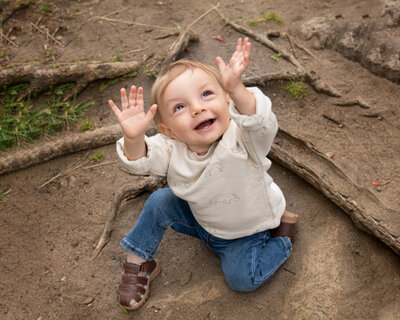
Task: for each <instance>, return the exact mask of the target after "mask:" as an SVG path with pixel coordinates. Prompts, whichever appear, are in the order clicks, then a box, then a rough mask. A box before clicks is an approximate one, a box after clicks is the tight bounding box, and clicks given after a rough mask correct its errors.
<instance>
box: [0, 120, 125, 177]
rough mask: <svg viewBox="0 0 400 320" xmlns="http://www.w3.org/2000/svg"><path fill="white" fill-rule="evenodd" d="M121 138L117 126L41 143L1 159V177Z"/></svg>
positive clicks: (120, 132) (72, 134)
mask: <svg viewBox="0 0 400 320" xmlns="http://www.w3.org/2000/svg"><path fill="white" fill-rule="evenodd" d="M121 136H122V131H121V129H120V126H119V124H115V125H110V126H108V127H104V128H100V129H96V130H93V131H85V132H80V133H71V134H69V135H67V136H65V137H64V138H60V139H58V140H56V141H50V142H47V143H40V144H37V145H36V146H34V147H31V148H29V149H26V150H18V151H16V152H12V153H11V152H10V153H9V154H7V155H6V156H4V157H0V175H3V174H5V173H9V172H12V171H15V170H19V169H24V168H28V167H31V166H33V165H36V164H38V163H41V162H44V161H48V160H51V159H54V158H56V157H60V156H63V155H66V154H70V153H74V152H78V151H82V150H87V149H91V148H97V147H100V146H103V145H107V144H110V143H114V142H115V141H117V140H118V138H120V137H121Z"/></svg>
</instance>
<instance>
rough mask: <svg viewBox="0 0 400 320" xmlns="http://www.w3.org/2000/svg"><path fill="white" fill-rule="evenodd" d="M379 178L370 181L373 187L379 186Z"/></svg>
mask: <svg viewBox="0 0 400 320" xmlns="http://www.w3.org/2000/svg"><path fill="white" fill-rule="evenodd" d="M379 183H380V182H379V180H375V181H372V185H373V186H374V187H377V186H379Z"/></svg>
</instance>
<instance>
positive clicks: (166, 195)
mask: <svg viewBox="0 0 400 320" xmlns="http://www.w3.org/2000/svg"><path fill="white" fill-rule="evenodd" d="M173 197H175V196H174V194H173V193H172V191H171V190H170V189H169V188H162V189H158V190H156V191H154V192H153V193H152V194H151V195H150V197H149V198H148V199H147V201H146V205H147V206H149V205H154V206H160V205H165V204H166V203H167V202H169V201H171V199H172V198H173Z"/></svg>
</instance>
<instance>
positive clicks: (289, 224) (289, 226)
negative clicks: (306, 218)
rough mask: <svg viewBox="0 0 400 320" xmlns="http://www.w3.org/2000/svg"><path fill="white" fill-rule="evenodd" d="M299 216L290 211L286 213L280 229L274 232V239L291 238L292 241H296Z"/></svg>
mask: <svg viewBox="0 0 400 320" xmlns="http://www.w3.org/2000/svg"><path fill="white" fill-rule="evenodd" d="M298 218H299V215H298V214H296V213H293V212H290V211H285V212H284V213H283V216H282V218H281V224H280V225H279V227H277V228H275V229H273V230H272V232H271V233H272V237H273V238H276V237H289V239H290V241H292V242H293V241H294V237H293V234H294V226H295V224H296V222H297V219H298Z"/></svg>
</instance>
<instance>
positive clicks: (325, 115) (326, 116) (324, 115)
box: [322, 113, 343, 127]
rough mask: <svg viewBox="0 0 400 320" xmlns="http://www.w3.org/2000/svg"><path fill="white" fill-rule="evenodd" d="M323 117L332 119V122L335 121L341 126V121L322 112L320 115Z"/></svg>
mask: <svg viewBox="0 0 400 320" xmlns="http://www.w3.org/2000/svg"><path fill="white" fill-rule="evenodd" d="M322 116H323V117H324V118H325V119H327V120H329V121H332V122H333V123H336V124H337V125H338V126H339V127H343V123H341V122H340V121H339V120H336V119H335V118H332V117H331V116H329V115H327V114H325V113H324V114H323V115H322Z"/></svg>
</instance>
